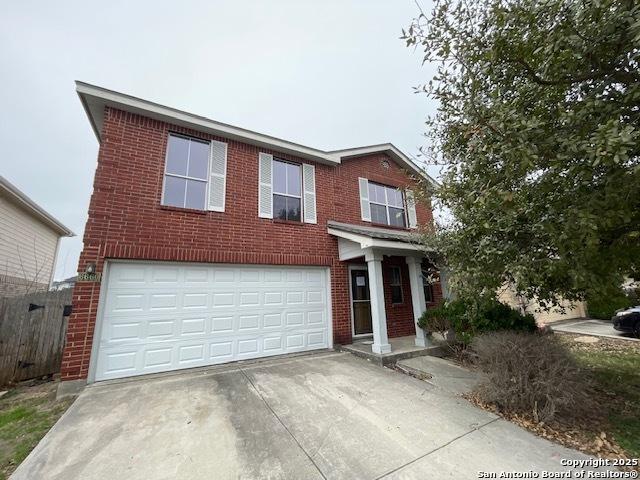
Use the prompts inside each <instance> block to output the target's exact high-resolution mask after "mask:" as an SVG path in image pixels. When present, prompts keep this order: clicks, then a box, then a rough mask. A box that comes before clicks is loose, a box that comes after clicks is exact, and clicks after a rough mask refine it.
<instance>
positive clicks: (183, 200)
mask: <svg viewBox="0 0 640 480" xmlns="http://www.w3.org/2000/svg"><path fill="white" fill-rule="evenodd" d="M210 148H211V146H210V144H209V142H206V141H204V140H199V139H196V138H191V137H185V136H182V135H176V134H170V135H169V140H168V145H167V157H166V162H165V171H164V186H163V189H162V205H169V206H172V207H182V208H192V209H195V210H206V208H207V207H206V205H207V183H208V179H209V158H210Z"/></svg>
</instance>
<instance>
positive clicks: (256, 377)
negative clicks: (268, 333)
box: [12, 352, 588, 480]
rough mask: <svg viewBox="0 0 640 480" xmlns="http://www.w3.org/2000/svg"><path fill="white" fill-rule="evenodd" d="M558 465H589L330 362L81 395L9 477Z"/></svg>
mask: <svg viewBox="0 0 640 480" xmlns="http://www.w3.org/2000/svg"><path fill="white" fill-rule="evenodd" d="M567 458H571V459H587V458H588V457H586V456H585V455H583V454H581V453H579V452H576V451H572V450H569V449H566V448H564V447H561V446H558V445H555V444H553V443H551V442H549V441H547V440H544V439H541V438H539V437H536V436H534V435H532V434H530V433H529V432H526V431H524V430H522V429H520V428H519V427H517V426H515V425H513V424H511V423H509V422H506V421H504V420H502V419H499V418H498V417H496V416H495V415H493V414H491V413H488V412H485V411H483V410H480V409H478V408H476V407H474V406H472V405H471V404H469V403H467V402H466V401H465V400H463V399H462V398H460V397H459V396H456V395H454V394H453V393H451V392H449V391H447V390H445V389H441V388H438V387H437V386H435V385H431V384H428V383H426V382H423V381H421V380H418V379H416V378H412V377H410V376H408V375H404V374H402V373H399V372H396V371H392V370H389V369H385V368H381V367H377V366H374V365H371V364H370V363H368V362H367V361H366V360H362V359H359V358H356V357H354V356H352V355H351V354H348V353H333V352H329V353H322V354H315V355H308V356H303V357H295V358H285V359H277V360H269V361H263V362H260V363H257V364H253V365H249V366H240V367H239V366H237V365H236V366H228V367H224V368H218V369H211V370H209V371H207V372H204V373H203V372H199V373H196V372H191V373H182V374H178V375H172V376H165V377H162V378H153V379H138V380H135V381H129V382H124V383H115V384H114V383H112V384H97V385H94V386H91V387H89V388H87V389H85V391H84V392H83V393H82V394H81V395H80V397H79V398H78V399H77V400H76V401H75V403H74V404H73V405H72V406H71V408H70V409H69V410H68V411H67V413H66V414H65V415H64V416H63V417H62V418H61V419H60V421H59V422H58V423H57V424H56V425H55V426H54V428H53V429H52V430H51V431H50V432H49V434H47V436H46V437H45V438H44V439H43V441H42V442H40V444H39V445H38V446H37V447H36V448H35V449H34V451H33V452H32V453H31V455H30V456H29V457H28V458H27V459H26V460H25V462H24V463H23V464H22V465H21V466H20V467H19V468H18V469H17V471H16V472H15V474H14V475H13V477H12V478H13V479H14V480H24V479H40V478H46V479H65V480H74V479H83V480H96V479H109V480H118V479H132V480H135V479H148V478H153V479H156V480H157V479H212V478H215V479H227V478H229V479H231V478H233V479H236V478H246V479H254V478H291V479H322V478H326V479H341V478H344V479H357V478H365V479H377V478H402V479H405V478H416V479H432V478H433V479H436V478H437V479H442V478H456V479H464V478H478V471H487V472H500V471H502V470H507V471H529V470H537V471H542V470H547V471H566V470H567V467H562V466H561V465H560V461H561V459H567Z"/></svg>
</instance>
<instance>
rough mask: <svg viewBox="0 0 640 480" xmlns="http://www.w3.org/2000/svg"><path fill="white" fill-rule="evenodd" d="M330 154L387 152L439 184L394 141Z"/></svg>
mask: <svg viewBox="0 0 640 480" xmlns="http://www.w3.org/2000/svg"><path fill="white" fill-rule="evenodd" d="M328 153H329V154H332V155H336V156H338V157H339V158H340V159H343V158H356V157H362V156H364V155H371V154H372V153H386V154H387V155H389V156H390V157H391V158H392V159H394V160H395V161H396V162H397V163H399V164H400V165H401V166H404V167H406V168H408V169H409V170H411V171H412V172H413V173H417V174H418V175H420V176H422V177H424V178H426V179H427V180H428V181H429V183H431V185H432V186H434V187H436V186H438V182H436V180H434V179H433V177H431V176H430V175H429V174H428V173H427V172H425V171H424V169H422V168H420V167H419V166H418V165H416V164H415V163H414V162H413V160H411V159H410V158H409V157H408V156H407V155H405V154H404V153H403V152H402V151H401V150H400V149H399V148H398V147H396V146H395V145H394V144H392V143H382V144H379V145H368V146H365V147H354V148H345V149H343V150H332V151H330V152H328Z"/></svg>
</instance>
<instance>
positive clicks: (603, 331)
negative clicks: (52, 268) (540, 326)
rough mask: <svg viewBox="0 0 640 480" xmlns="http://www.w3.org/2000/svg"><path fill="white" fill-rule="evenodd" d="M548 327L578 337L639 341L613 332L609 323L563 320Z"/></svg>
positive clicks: (628, 335)
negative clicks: (575, 334)
mask: <svg viewBox="0 0 640 480" xmlns="http://www.w3.org/2000/svg"><path fill="white" fill-rule="evenodd" d="M550 327H551V328H552V329H553V330H555V331H557V332H566V333H578V334H580V335H593V336H596V337H605V338H618V339H622V340H630V341H636V342H638V341H640V339H637V338H634V337H633V336H631V335H630V334H627V333H621V332H618V331H617V330H614V328H613V325H612V323H611V322H610V321H606V320H594V319H589V318H587V319H582V320H565V321H562V322H557V323H551V324H550Z"/></svg>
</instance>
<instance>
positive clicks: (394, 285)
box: [390, 267, 403, 304]
mask: <svg viewBox="0 0 640 480" xmlns="http://www.w3.org/2000/svg"><path fill="white" fill-rule="evenodd" d="M390 285H391V303H393V304H398V303H402V301H403V299H402V271H401V270H400V267H391V283H390Z"/></svg>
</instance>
